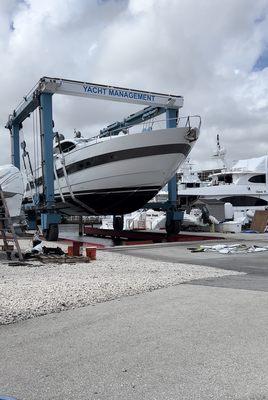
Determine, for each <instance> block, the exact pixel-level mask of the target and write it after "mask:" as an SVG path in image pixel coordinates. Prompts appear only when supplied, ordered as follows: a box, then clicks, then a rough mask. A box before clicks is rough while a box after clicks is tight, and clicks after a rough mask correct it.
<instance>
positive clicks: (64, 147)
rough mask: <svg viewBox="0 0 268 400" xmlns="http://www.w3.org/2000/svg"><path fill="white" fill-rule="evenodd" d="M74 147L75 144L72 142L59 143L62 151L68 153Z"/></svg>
mask: <svg viewBox="0 0 268 400" xmlns="http://www.w3.org/2000/svg"><path fill="white" fill-rule="evenodd" d="M74 148H75V144H74V143H73V142H63V143H61V150H62V152H63V153H68V151H71V150H73V149H74Z"/></svg>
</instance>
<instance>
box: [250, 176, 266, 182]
mask: <svg viewBox="0 0 268 400" xmlns="http://www.w3.org/2000/svg"><path fill="white" fill-rule="evenodd" d="M248 181H249V182H252V183H266V176H265V174H261V175H255V176H252V177H251V178H249V180H248Z"/></svg>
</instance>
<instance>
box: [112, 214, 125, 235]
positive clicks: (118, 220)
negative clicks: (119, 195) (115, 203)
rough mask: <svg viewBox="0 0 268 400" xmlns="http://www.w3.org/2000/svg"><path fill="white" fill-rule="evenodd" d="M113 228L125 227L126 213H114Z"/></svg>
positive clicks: (120, 229)
mask: <svg viewBox="0 0 268 400" xmlns="http://www.w3.org/2000/svg"><path fill="white" fill-rule="evenodd" d="M113 228H114V230H115V231H122V230H123V229H124V215H120V216H118V215H114V217H113Z"/></svg>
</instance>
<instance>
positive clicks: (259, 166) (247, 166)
mask: <svg viewBox="0 0 268 400" xmlns="http://www.w3.org/2000/svg"><path fill="white" fill-rule="evenodd" d="M267 176H268V156H263V157H258V158H251V159H246V160H239V161H237V162H236V163H235V164H234V166H233V167H230V168H228V169H223V170H222V171H221V172H219V173H215V174H212V175H211V183H210V184H209V185H208V186H202V187H199V188H187V189H185V190H180V191H178V196H179V197H180V201H181V203H182V204H192V203H193V202H194V201H195V200H196V199H200V200H202V201H203V202H205V203H206V202H208V203H212V202H217V201H218V202H221V203H231V204H232V206H233V211H234V219H237V218H241V217H243V216H244V217H247V219H248V220H250V218H252V216H253V215H254V212H255V210H263V209H266V208H267V207H268V180H267Z"/></svg>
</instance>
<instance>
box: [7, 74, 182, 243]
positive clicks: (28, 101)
mask: <svg viewBox="0 0 268 400" xmlns="http://www.w3.org/2000/svg"><path fill="white" fill-rule="evenodd" d="M53 94H65V95H73V96H81V97H86V98H95V99H102V100H110V101H119V102H124V103H132V104H142V105H145V106H146V108H144V109H143V110H141V111H138V112H137V113H134V114H131V115H130V116H129V117H127V118H125V119H124V120H123V121H122V122H116V123H114V124H111V125H109V126H108V127H107V128H105V129H103V130H101V131H100V135H101V136H106V135H116V134H118V133H119V132H120V131H121V130H122V129H124V128H128V127H129V126H133V125H136V124H139V123H141V122H144V121H146V120H148V119H150V118H152V117H154V116H157V115H160V114H162V113H166V125H167V128H172V127H176V124H177V118H178V113H179V109H180V108H181V107H182V106H183V97H182V96H173V95H168V94H161V93H153V92H148V91H141V90H135V89H127V88H120V87H115V86H108V85H99V84H94V83H88V82H82V81H73V80H67V79H60V78H49V77H43V78H41V79H40V80H39V81H38V83H37V84H36V86H35V87H34V89H33V90H32V91H31V92H30V93H29V94H27V96H25V97H24V98H23V101H22V102H21V104H20V105H19V106H18V107H17V108H16V109H15V110H14V111H13V113H12V114H11V115H10V116H9V119H8V122H7V124H6V128H7V129H9V131H10V134H11V157H12V163H13V164H14V165H15V166H16V167H17V168H19V169H20V147H21V143H20V130H21V129H22V126H23V125H22V124H23V122H24V120H25V119H26V118H28V117H29V116H30V114H31V113H32V112H34V111H35V110H36V109H37V108H38V109H39V113H40V143H41V166H42V173H43V195H42V198H41V197H40V196H39V194H38V193H37V192H36V194H35V195H34V196H33V197H34V199H33V203H32V204H31V205H27V208H26V209H25V212H26V214H27V216H28V223H29V228H30V229H35V228H36V216H37V215H40V217H41V227H42V230H43V233H44V235H45V237H46V239H47V240H57V239H58V225H59V223H60V221H61V215H60V214H59V213H58V212H57V210H56V207H55V199H54V167H53V139H54V132H53V125H54V124H53V113H52V96H53ZM148 207H150V208H154V209H162V210H165V211H166V214H167V222H166V229H167V233H168V234H176V233H178V232H179V231H180V227H181V222H182V219H183V211H182V210H180V209H179V207H178V203H177V180H176V176H174V177H173V178H172V179H171V180H170V181H169V183H168V200H167V201H166V202H165V203H150V204H149V206H148ZM120 218H121V220H120ZM122 225H123V217H117V218H115V219H114V228H118V227H121V228H122Z"/></svg>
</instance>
